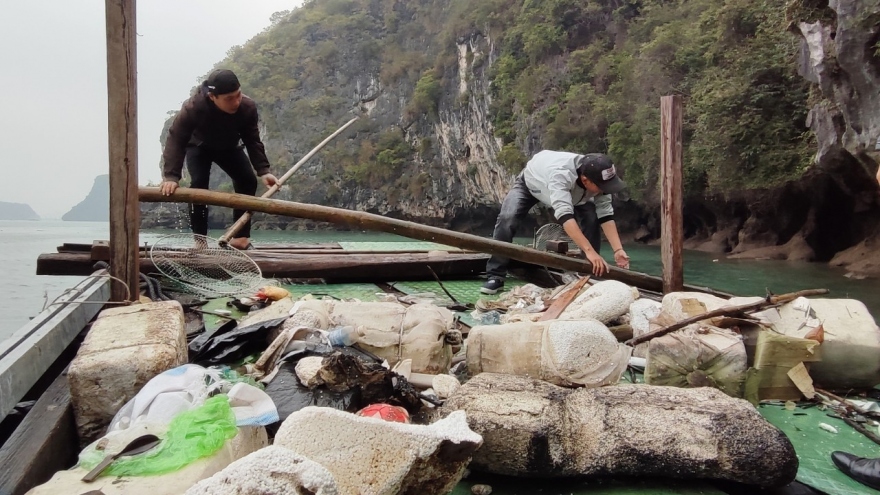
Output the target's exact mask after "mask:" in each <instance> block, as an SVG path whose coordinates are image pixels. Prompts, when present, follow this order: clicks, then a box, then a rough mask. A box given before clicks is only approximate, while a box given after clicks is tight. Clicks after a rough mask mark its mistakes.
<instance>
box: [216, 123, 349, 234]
mask: <svg viewBox="0 0 880 495" xmlns="http://www.w3.org/2000/svg"><path fill="white" fill-rule="evenodd" d="M357 119H358V118H357V117H355V118H353V119H351V120H349V121H348V122H346V123H345V125H343V126H342V127H340V128H339V129H337V130H336V132H334V133H333V134H331V135H329V136H327V139H325V140H323V141H321V142H320V143H318V145H317V146H315V147H314V148H312V151H309V152H308V154H306V156H304V157H302V159H300V161H298V162H296V165H294V166H293V168H291V169H290V170H288V171H287V173H286V174H284V175H282V176H281V178H280V179H278V182H276V183H275V185H274V186H272V187H270V188H269V190H267V191H266V192H264V193H263V195H262V196H261V197H263V198H271V197H272V196H273V195H274V194H275V193H276V192H278V190H279V189H281V186H283V185H284V182H285V181H286V180H287V179H289V178H290V176H291V175H293V173H294V172H296V171H297V170H299V168H300V167H302V166H303V165H305V163H306V162H307V161H309V159H311V158H312V157H313V156H315V153H317V152H319V151H321V148H323V147H324V146H327V143H329V142H330V141H332V140H333V139H334V138H335V137H336V136H338V135H340V134H342V132H343V131H344V130H346V129H348V128H349V126H351V125H352V124H354V123H355V121H357ZM250 219H251V212H249V211H246V212H244V215H242V216H241V217H239V219H238V220H237V221H236V222H235V223H234V224H232V226H231V227H229V228H228V229H227V230H226V232H224V233H223V236H222V237H220V239H218V241H219V243H220V245H221V246H225V245H226V244H228V243H229V239H231V238H232V236H234V235H235V234H236V233H237V232H238V231H239V230H241V228H242V227H244V224H246V223H247V222H248V220H250Z"/></svg>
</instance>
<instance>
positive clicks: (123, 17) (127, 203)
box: [104, 0, 140, 302]
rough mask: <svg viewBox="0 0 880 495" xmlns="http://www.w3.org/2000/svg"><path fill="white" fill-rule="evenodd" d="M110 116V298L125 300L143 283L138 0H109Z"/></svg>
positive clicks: (108, 107)
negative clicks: (140, 277)
mask: <svg viewBox="0 0 880 495" xmlns="http://www.w3.org/2000/svg"><path fill="white" fill-rule="evenodd" d="M104 7H105V14H106V23H107V116H108V136H107V137H108V142H109V155H110V204H109V205H108V207H109V208H110V275H111V276H112V277H114V279H117V280H122V281H123V282H125V283H126V284H127V285H128V288H126V287H123V286H122V285H121V284H119V283H118V282H116V281H114V283H113V284H112V285H111V293H110V300H111V301H117V302H118V301H124V300H125V298H126V295H127V294H128V293H129V290H130V291H131V297H133V298H134V299H135V300H137V294H138V292H137V291H138V286H139V279H138V276H139V273H140V272H139V270H138V268H139V266H138V262H139V250H138V231H139V228H140V208H139V207H140V204H139V203H138V197H137V193H138V190H137V187H138V184H137V176H138V161H137V58H136V55H137V53H136V52H137V50H136V34H137V33H136V32H135V0H105V3H104Z"/></svg>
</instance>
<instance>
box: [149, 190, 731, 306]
mask: <svg viewBox="0 0 880 495" xmlns="http://www.w3.org/2000/svg"><path fill="white" fill-rule="evenodd" d="M138 191H139V197H140V199H141V201H144V202H148V203H161V202H172V203H195V204H207V205H213V206H223V207H226V208H239V209H242V210H249V211H258V212H263V213H270V214H273V215H283V216H289V217H298V218H308V219H311V220H316V221H320V222H329V223H334V224H342V225H347V226H349V227H352V228H356V229H359V230H375V231H380V232H388V233H391V234H397V235H400V236H403V237H409V238H411V239H418V240H421V241H430V242H436V243H438V244H444V245H447V246H454V247H458V248H462V249H470V250H474V251H480V252H483V253H489V254H495V255H499V256H504V257H506V258H511V259H515V260H519V261H523V262H526V263H531V264H534V265H541V266H546V267H551V268H559V269H562V270H569V271H574V272H579V273H591V272H592V265H591V264H590V263H589V262H588V261H587V260H585V259H578V258H569V257H567V256H562V255H559V254H553V253H545V252H542V251H538V250H537V249H532V248H529V247H525V246H518V245H516V244H513V243H509V242H502V241H496V240H494V239H486V238H484V237H480V236H476V235H471V234H465V233H461V232H453V231H450V230H446V229H441V228H438V227H431V226H427V225H420V224H417V223H414V222H407V221H405V220H398V219H395V218H387V217H384V216H381V215H375V214H372V213H366V212H363V211H349V210H343V209H340V208H332V207H329V206H321V205H310V204H303V203H294V202H292V201H280V200H276V199H269V198H255V197H253V196H249V195H244V194H230V193H223V192H219V191H209V190H204V189H191V188H186V187H181V188H178V189H177V190H176V191H175V192H174V194H172V195H171V196H163V195H162V193H161V192H160V191H159V188H158V187H142V188H140V189H139V190H138ZM605 278H608V279H613V280H619V281H621V282H624V283H627V284H630V285H633V286H635V287H638V288H642V289H647V290H651V291H655V292H656V291H660V290H662V289H663V282H662V280H661V279H660V278H658V277H652V276H650V275H647V274H644V273H639V272H634V271H630V270H623V269H620V268H616V267H611V269H610V271H609V272H608V274H607V275H606V276H605ZM687 289H688V290H692V291H695V292H705V293H709V294H715V295H719V296H721V297H725V296H726V297H730V294H726V293H723V292H720V291H714V290H711V289H708V288H706V287H697V286H688V287H687Z"/></svg>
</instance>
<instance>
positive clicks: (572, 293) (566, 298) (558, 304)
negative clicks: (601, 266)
mask: <svg viewBox="0 0 880 495" xmlns="http://www.w3.org/2000/svg"><path fill="white" fill-rule="evenodd" d="M589 281H590V277H583V278H581V279H580V280H578V281H577V282H575V284H574V286H573V287H571V288H570V289H568V290H566V291H565V292H563V293H562V294H560V295H559V297H557V298H556V299H554V300H553V303H551V304H550V307H549V308H547V310H546V311H544V314H543V315H541V318H539V319H538V321H547V320H555V319H556V318H559V315H561V314H562V312H563V311H565V308H567V307H568V305H569V304H571V302H572V301H574V299H575V298H576V297H577V296H578V294H580V293H581V289H583V288H584V286H585V285H587V282H589Z"/></svg>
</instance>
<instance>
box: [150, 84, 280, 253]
mask: <svg viewBox="0 0 880 495" xmlns="http://www.w3.org/2000/svg"><path fill="white" fill-rule="evenodd" d="M258 120H259V119H258V116H257V105H256V103H254V100H252V99H250V98H248V97H247V96H244V95H243V94H241V85H240V84H239V82H238V77H236V75H235V74H234V73H233V72H232V71H231V70H225V69H218V70H215V71H213V72H211V74H210V75H209V76H208V79H206V80H205V82H203V83H202V85H201V86H200V87H199V90H198V92H197V93H196V94H195V95H193V96H192V97H191V98H190V99H189V100H187V101H186V102H185V103H184V104H183V107H182V108H181V109H180V112H179V113H178V114H177V117H175V118H174V122H173V123H172V124H171V129H170V130H169V131H168V139H167V140H166V141H165V150H164V151H163V153H162V159H163V162H164V163H163V169H162V176H163V180H162V186H161V190H162V194H164V195H165V196H170V195H172V194H174V191H175V190H176V189H177V185H178V183H179V182H180V178H181V172H182V170H183V162H184V158H185V159H186V169H187V170H188V171H189V175H190V177H191V179H192V183H191V186H190V187H193V188H196V189H208V183H209V181H210V177H211V164H212V163H216V164H217V165H218V166H219V167H220V168H221V169H222V170H223V171H224V172H226V174H227V175H229V178H230V179H232V187H233V188H234V189H235V192H237V193H239V194H250V195H251V196H253V195H255V194H256V192H257V178H256V177H255V176H254V171H256V175H257V176H259V177H260V178H261V179H262V180H263V183H264V184H265V185H266V187H271V186H273V185H275V183H276V182H277V179H276V178H275V176H274V175H272V174H271V173H269V159H268V158H266V150H265V148H264V147H263V142H262V141H261V140H260V130H259V127H258ZM242 143H243V145H244V146H242ZM243 147H244V148H247V155H245V153H244V150H243V149H242V148H243ZM251 167H253V171H252V170H251ZM243 214H244V211H243V210H233V219H235V220H238V218H239V217H241V215H243ZM189 218H190V226H191V227H192V231H193V233H194V234H200V235H207V234H208V207H207V206H205V205H190V210H189ZM250 231H251V224H250V222H248V223H247V224H246V225H245V226H244V227H243V228H242V229H241V230H240V231H239V232H238V234H237V236H236V237H234V238H232V239H231V240H230V241H229V245H231V246H232V247H234V248H236V249H247V248H248V247H250V236H251V234H250Z"/></svg>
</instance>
